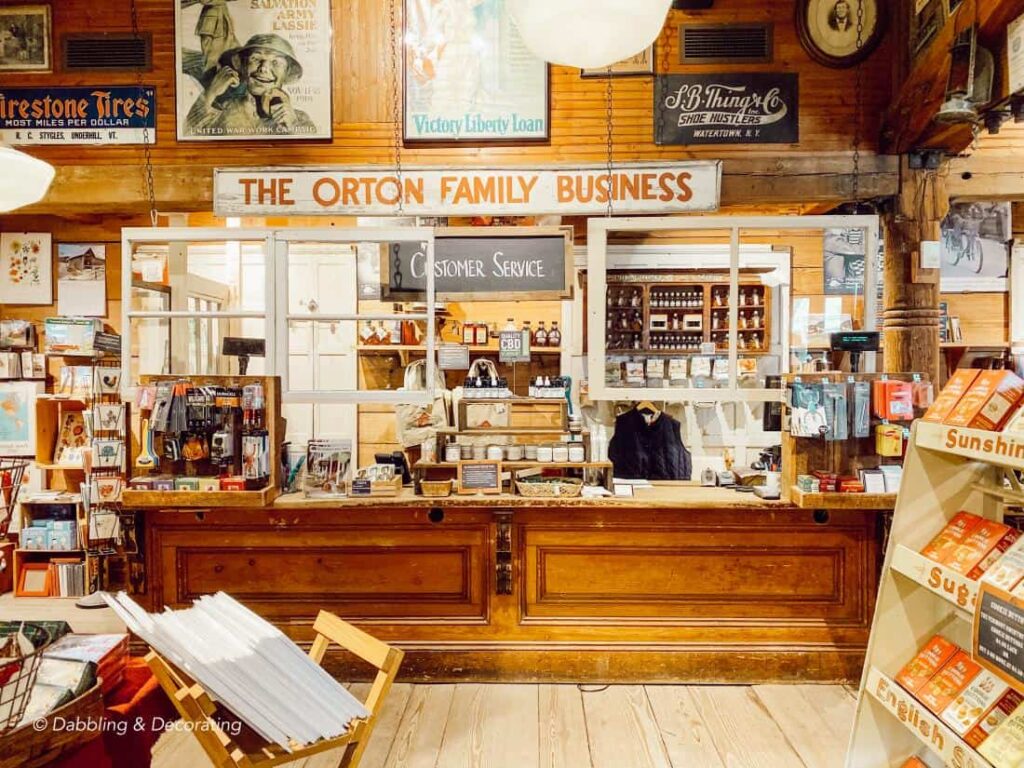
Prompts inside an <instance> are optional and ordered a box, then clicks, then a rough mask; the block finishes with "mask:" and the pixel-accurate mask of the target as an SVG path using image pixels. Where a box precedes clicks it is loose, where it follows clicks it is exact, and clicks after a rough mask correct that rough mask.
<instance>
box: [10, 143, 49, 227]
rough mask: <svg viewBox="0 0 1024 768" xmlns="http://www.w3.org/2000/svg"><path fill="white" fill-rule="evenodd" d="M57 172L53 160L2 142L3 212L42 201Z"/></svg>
mask: <svg viewBox="0 0 1024 768" xmlns="http://www.w3.org/2000/svg"><path fill="white" fill-rule="evenodd" d="M55 173H56V172H55V171H54V168H53V166H52V165H50V164H49V163H47V162H44V161H42V160H39V159H38V158H35V157H32V155H26V154H25V153H24V152H19V151H18V150H16V149H14V148H13V147H8V146H7V145H6V144H0V213H6V212H7V211H13V210H15V209H17V208H22V207H24V206H26V205H32V203H38V202H39V201H40V200H42V199H43V197H44V196H45V195H46V190H48V189H49V188H50V183H51V182H52V181H53V176H54V174H55Z"/></svg>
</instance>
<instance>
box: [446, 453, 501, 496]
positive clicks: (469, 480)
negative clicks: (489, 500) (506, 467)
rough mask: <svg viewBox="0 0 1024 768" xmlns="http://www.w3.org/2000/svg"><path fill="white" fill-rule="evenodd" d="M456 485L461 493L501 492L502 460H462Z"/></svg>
mask: <svg viewBox="0 0 1024 768" xmlns="http://www.w3.org/2000/svg"><path fill="white" fill-rule="evenodd" d="M456 487H457V488H458V492H459V493H461V494H473V493H484V494H499V493H501V462H500V461H460V462H459V469H458V477H457V479H456Z"/></svg>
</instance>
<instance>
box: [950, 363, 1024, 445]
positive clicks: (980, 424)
mask: <svg viewBox="0 0 1024 768" xmlns="http://www.w3.org/2000/svg"><path fill="white" fill-rule="evenodd" d="M1022 396H1024V380H1022V379H1021V378H1020V377H1019V376H1018V375H1017V374H1015V373H1014V372H1013V371H1006V370H999V371H982V372H981V373H980V374H979V376H978V378H977V379H975V380H974V384H972V385H971V388H970V389H968V390H967V392H966V393H965V394H964V396H963V397H961V398H960V402H959V403H957V405H956V407H955V408H954V409H953V411H952V413H950V414H949V416H948V417H947V418H946V420H945V421H944V422H943V423H944V424H949V425H950V426H954V427H970V428H971V429H990V430H998V429H1002V428H1003V425H1004V424H1006V422H1007V421H1008V420H1009V418H1010V417H1011V416H1012V415H1013V412H1014V409H1015V408H1016V407H1017V403H1019V402H1020V399H1021V397H1022Z"/></svg>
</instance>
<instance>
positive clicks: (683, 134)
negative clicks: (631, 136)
mask: <svg viewBox="0 0 1024 768" xmlns="http://www.w3.org/2000/svg"><path fill="white" fill-rule="evenodd" d="M798 107H799V87H798V81H797V76H796V75H795V74H786V73H779V72H748V73H737V74H727V75H663V76H660V77H658V78H657V83H656V85H655V89H654V140H655V142H656V143H657V144H793V143H796V142H797V141H799V140H800V126H799V109H798Z"/></svg>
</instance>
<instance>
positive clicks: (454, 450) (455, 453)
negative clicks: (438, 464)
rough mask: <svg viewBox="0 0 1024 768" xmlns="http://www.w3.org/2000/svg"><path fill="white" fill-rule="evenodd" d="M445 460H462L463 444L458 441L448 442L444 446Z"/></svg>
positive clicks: (450, 461) (451, 461)
mask: <svg viewBox="0 0 1024 768" xmlns="http://www.w3.org/2000/svg"><path fill="white" fill-rule="evenodd" d="M444 460H445V461H447V462H449V463H455V462H457V461H462V446H461V445H459V444H458V443H455V442H452V443H446V444H445V446H444Z"/></svg>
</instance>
